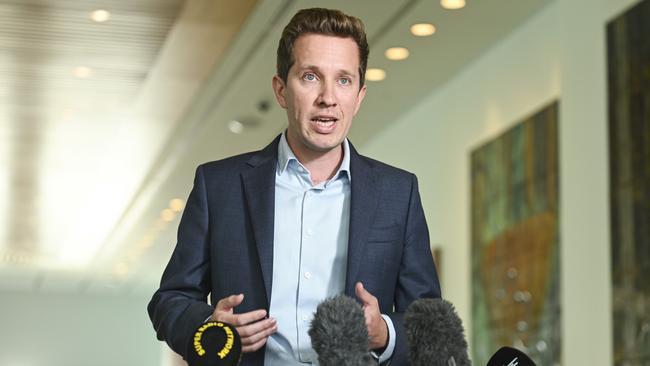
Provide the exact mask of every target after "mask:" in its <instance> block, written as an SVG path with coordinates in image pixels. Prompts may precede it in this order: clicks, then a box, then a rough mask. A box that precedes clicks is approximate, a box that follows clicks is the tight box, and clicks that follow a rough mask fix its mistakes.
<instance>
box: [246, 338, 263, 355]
mask: <svg viewBox="0 0 650 366" xmlns="http://www.w3.org/2000/svg"><path fill="white" fill-rule="evenodd" d="M268 339H269V338H268V337H265V338H262V339H260V340H259V341H257V342H255V343H254V344H252V345H250V346H244V345H242V348H241V350H242V352H243V353H249V352H255V351H257V350H258V349H260V348H262V346H263V345H265V344H266V341H267V340H268Z"/></svg>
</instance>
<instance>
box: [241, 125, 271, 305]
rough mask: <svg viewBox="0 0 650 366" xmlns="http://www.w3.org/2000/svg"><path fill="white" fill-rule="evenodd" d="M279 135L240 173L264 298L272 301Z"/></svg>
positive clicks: (268, 302)
mask: <svg viewBox="0 0 650 366" xmlns="http://www.w3.org/2000/svg"><path fill="white" fill-rule="evenodd" d="M279 141H280V139H279V137H278V138H276V139H275V140H274V141H273V142H272V143H271V144H269V145H268V146H267V147H265V148H264V149H263V150H261V151H260V152H259V153H257V154H255V155H253V157H251V159H250V160H249V161H248V165H249V166H250V169H247V170H245V171H244V172H242V180H243V185H244V192H245V196H246V204H247V206H248V212H249V214H250V218H251V224H252V227H253V235H254V238H255V243H256V244H257V254H258V256H259V260H260V266H261V269H262V277H263V279H264V287H265V289H266V301H267V305H269V306H270V302H271V280H272V279H273V220H274V215H275V172H276V165H277V157H278V142H279Z"/></svg>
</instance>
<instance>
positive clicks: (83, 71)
mask: <svg viewBox="0 0 650 366" xmlns="http://www.w3.org/2000/svg"><path fill="white" fill-rule="evenodd" d="M92 74H93V69H91V68H90V67H86V66H78V67H75V69H74V76H76V77H78V78H79V79H87V78H89V77H90V75H92Z"/></svg>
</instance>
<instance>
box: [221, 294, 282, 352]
mask: <svg viewBox="0 0 650 366" xmlns="http://www.w3.org/2000/svg"><path fill="white" fill-rule="evenodd" d="M242 301H244V295H243V294H239V295H232V296H228V297H226V298H223V299H221V300H219V302H218V303H217V306H216V307H215V308H214V312H213V313H212V320H215V321H220V322H224V323H228V324H231V325H234V326H235V329H236V330H237V333H239V335H240V336H241V344H242V352H244V353H247V352H255V351H257V350H258V349H260V348H261V347H262V346H263V345H264V344H266V340H267V339H268V338H269V336H270V335H271V334H273V333H275V332H276V331H277V330H278V326H277V324H276V322H275V319H273V318H269V319H264V317H265V316H266V310H264V309H259V310H253V311H249V312H248V313H243V314H235V313H234V312H233V309H234V308H235V307H236V306H238V305H239V304H241V303H242Z"/></svg>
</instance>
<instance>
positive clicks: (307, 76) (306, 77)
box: [302, 74, 316, 81]
mask: <svg viewBox="0 0 650 366" xmlns="http://www.w3.org/2000/svg"><path fill="white" fill-rule="evenodd" d="M302 78H303V79H304V80H307V81H314V80H316V75H314V74H305V75H304V76H303V77H302Z"/></svg>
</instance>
